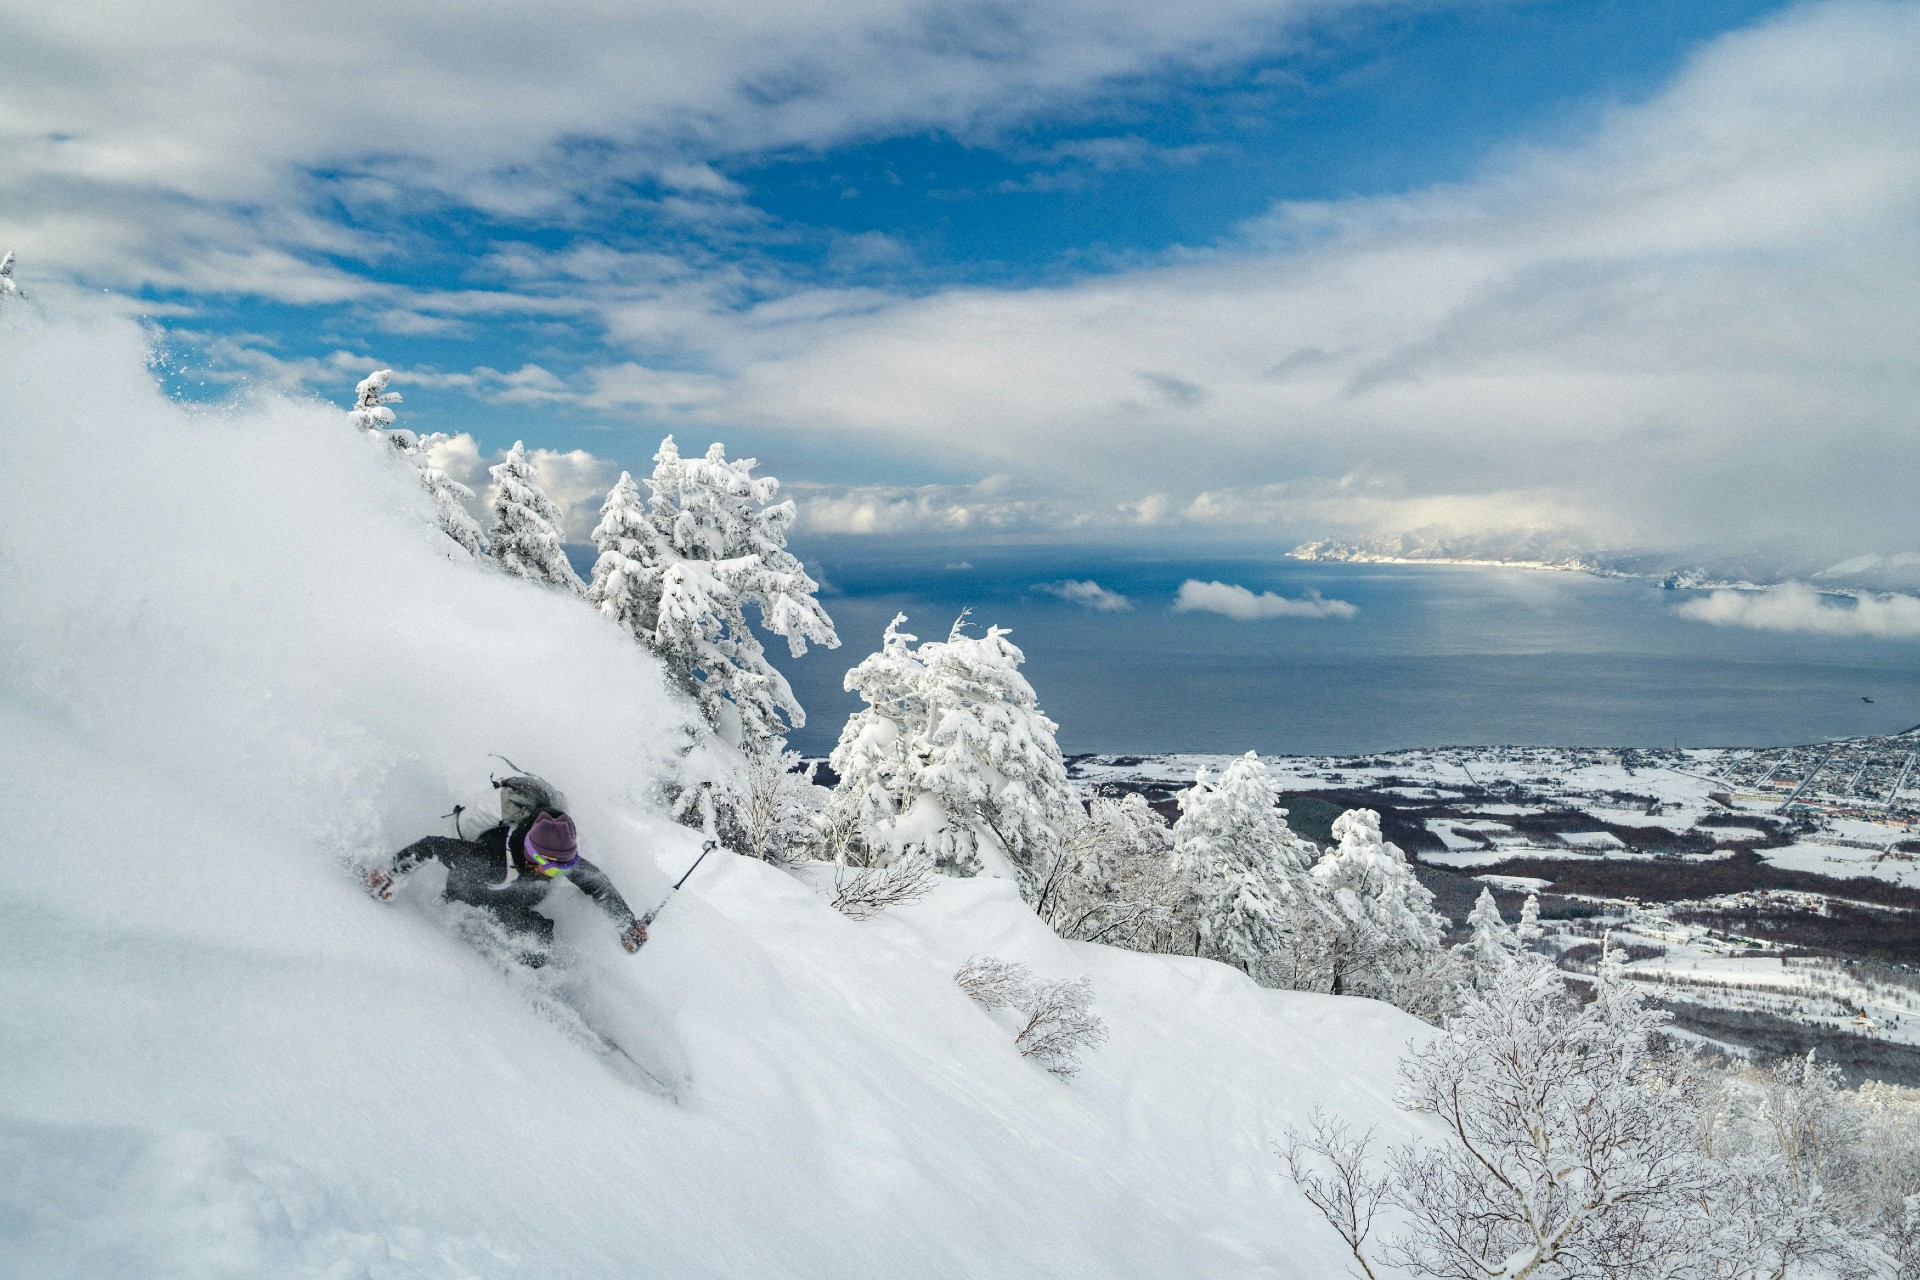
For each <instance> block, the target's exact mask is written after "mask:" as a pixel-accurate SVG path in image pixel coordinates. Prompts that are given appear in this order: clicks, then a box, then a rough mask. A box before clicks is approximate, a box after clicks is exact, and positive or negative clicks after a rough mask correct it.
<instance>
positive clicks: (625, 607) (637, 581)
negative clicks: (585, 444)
mask: <svg viewBox="0 0 1920 1280" xmlns="http://www.w3.org/2000/svg"><path fill="white" fill-rule="evenodd" d="M593 545H594V547H595V548H596V549H598V550H599V552H600V557H599V559H597V560H595V561H594V562H593V577H592V579H591V580H590V581H589V582H588V583H587V603H588V604H590V605H592V606H593V607H594V608H596V609H598V610H599V611H600V612H601V613H604V614H605V615H607V617H609V618H611V619H613V620H614V621H615V622H617V623H619V624H620V625H621V626H622V627H624V628H625V629H626V630H627V631H629V632H631V633H632V634H633V635H634V636H636V637H638V638H640V639H641V640H642V641H643V642H645V643H648V644H649V645H650V644H651V642H652V637H653V628H654V624H655V623H656V622H658V621H659V618H660V583H659V577H660V574H659V568H658V565H659V538H658V535H657V534H656V533H655V531H654V527H653V522H652V521H651V520H649V519H648V518H647V506H646V503H645V501H644V500H642V498H641V497H640V486H639V485H637V484H635V483H634V482H633V476H632V475H631V474H630V473H629V472H625V471H622V472H621V473H620V479H619V481H618V482H617V483H616V484H615V485H614V486H613V488H612V489H610V490H608V491H607V500H606V501H605V502H603V503H601V504H600V523H599V524H597V525H595V526H594V527H593Z"/></svg>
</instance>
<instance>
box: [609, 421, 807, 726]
mask: <svg viewBox="0 0 1920 1280" xmlns="http://www.w3.org/2000/svg"><path fill="white" fill-rule="evenodd" d="M653 461H654V467H653V474H652V476H650V477H649V478H648V480H647V488H648V489H649V490H651V493H652V496H651V498H650V499H649V501H648V503H647V505H646V507H645V509H644V510H642V509H641V507H640V501H639V490H638V488H637V487H636V486H634V485H633V483H632V479H631V477H629V476H626V475H622V476H621V482H620V484H618V485H616V486H614V490H613V492H611V493H609V494H608V495H607V501H606V504H605V505H604V506H603V507H602V508H601V518H600V525H599V527H598V528H596V529H595V530H594V545H595V546H596V547H598V548H599V550H600V560H599V562H597V563H596V564H595V566H594V572H593V586H592V587H591V588H590V589H589V593H588V598H589V599H590V600H591V601H592V602H593V604H594V606H595V607H596V608H598V609H600V611H601V612H603V613H605V614H607V615H608V616H609V617H612V618H614V619H615V620H616V621H618V622H620V623H622V625H624V626H626V627H627V628H628V629H629V630H631V631H632V632H633V634H634V636H635V637H636V638H637V639H639V640H640V641H641V643H643V644H645V645H646V646H647V647H648V648H650V649H652V650H653V651H654V652H655V653H657V654H659V655H660V657H661V658H662V659H663V660H664V661H665V662H666V664H667V668H668V670H669V671H670V672H672V674H673V676H674V678H675V679H676V680H677V681H678V682H679V683H680V684H681V686H682V687H683V688H685V689H686V691H687V692H688V693H689V694H691V695H692V696H693V697H694V698H695V699H696V700H697V701H698V702H699V704H700V707H701V709H702V711H704V712H705V713H706V717H707V721H708V723H709V724H711V725H712V726H713V727H714V728H716V729H718V730H720V732H721V733H722V735H723V736H724V737H726V738H728V739H729V740H731V741H734V742H737V743H739V744H741V745H752V744H755V743H768V742H772V741H774V740H776V739H778V738H780V737H781V736H782V735H783V734H784V733H785V732H786V730H787V729H789V728H798V727H800V726H801V725H804V724H805V723H806V713H805V711H804V710H802V709H801V706H800V703H799V701H798V700H797V699H795V698H794V696H793V690H792V688H791V687H790V686H789V685H788V684H787V680H786V677H785V676H783V675H781V674H780V672H779V671H778V670H776V669H775V668H774V666H773V664H772V663H770V662H768V661H767V657H766V651H765V650H764V649H763V648H762V646H761V644H760V641H759V639H758V637H756V636H755V635H754V633H753V630H752V628H751V627H750V626H749V625H748V622H747V615H746V610H747V609H748V607H752V608H753V609H754V610H755V611H756V612H757V613H758V614H759V618H760V625H761V626H762V627H764V628H766V629H767V630H768V631H771V632H773V633H774V634H775V635H778V636H783V637H785V638H786V641H787V649H788V652H789V653H791V654H792V655H793V656H794V657H796V658H797V657H799V656H801V655H802V654H804V653H805V652H806V651H807V645H808V644H809V643H810V642H811V643H813V644H819V645H823V646H825V647H827V648H829V649H831V648H836V647H838V645H839V643H840V637H839V636H838V635H837V634H835V632H834V629H833V622H832V620H831V619H829V618H828V617H827V614H826V611H825V610H824V609H822V608H821V607H820V602H819V601H818V600H817V599H815V595H816V593H817V592H818V591H819V584H817V583H816V582H814V580H813V579H812V578H811V577H810V576H808V574H807V572H806V569H805V568H804V567H803V566H802V565H801V563H800V561H799V560H797V559H796V558H795V557H794V555H793V553H792V552H790V551H788V550H787V528H788V527H789V526H790V525H791V524H792V523H793V518H794V506H793V504H792V503H791V502H775V501H774V498H775V496H776V495H777V494H778V493H779V490H780V482H779V481H778V480H776V479H774V478H773V477H771V476H755V475H754V474H753V468H754V466H755V462H754V460H753V459H752V458H736V459H733V460H729V459H728V458H727V456H726V449H725V448H724V447H723V446H721V445H718V444H715V445H713V446H712V447H710V448H709V449H708V450H707V453H706V456H705V457H701V458H683V457H682V456H681V455H680V451H679V449H678V448H677V447H676V446H675V445H674V442H673V437H672V436H668V437H667V438H666V439H665V440H663V441H662V442H661V444H660V451H659V452H658V453H656V454H655V455H654V460H653ZM783 717H784V723H782V718H783Z"/></svg>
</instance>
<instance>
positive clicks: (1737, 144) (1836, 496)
mask: <svg viewBox="0 0 1920 1280" xmlns="http://www.w3.org/2000/svg"><path fill="white" fill-rule="evenodd" d="M1916 82H1920V8H1916V7H1914V6H1912V5H1901V4H1883V3H1836V4H1824V5H1814V6H1810V7H1806V8H1803V9H1800V10H1796V11H1792V12H1789V13H1788V14H1786V15H1785V16H1783V17H1780V18H1778V19H1776V20H1773V21H1769V22H1767V23H1765V24H1763V25H1761V26H1759V27H1757V28H1755V29H1753V30H1750V31H1746V32H1741V33H1736V34H1734V35H1731V36H1728V37H1725V38H1723V39H1720V40H1718V41H1715V42H1713V43H1712V44H1711V45H1709V46H1708V47H1706V48H1705V49H1704V51H1703V52H1702V53H1701V54H1700V56H1699V57H1697V58H1696V59H1695V60H1694V61H1693V63H1692V64H1691V65H1689V66H1688V67H1687V68H1686V69H1685V70H1684V71H1683V72H1682V73H1681V75H1680V76H1679V77H1678V78H1677V80H1676V81H1675V82H1674V83H1673V84H1672V85H1671V86H1670V87H1669V89H1668V90H1667V91H1666V92H1664V93H1663V94H1661V95H1659V96H1657V97H1655V98H1654V99H1652V100H1651V101H1649V102H1647V103H1645V104H1643V105H1638V106H1634V107H1631V108H1623V109H1620V110H1617V111H1615V112H1613V113H1612V114H1611V115H1610V116H1608V117H1607V118H1606V119H1605V121H1604V122H1603V124H1602V125H1601V126H1600V127H1598V129H1597V130H1596V131H1595V132H1594V134H1593V135H1592V136H1591V137H1590V138H1588V139H1587V140H1585V141H1583V142H1579V143H1576V144H1573V145H1569V146H1567V147H1565V148H1563V149H1560V150H1554V151H1546V150H1536V151H1530V152H1524V153H1515V154H1512V155H1510V156H1506V157H1503V158H1502V159H1501V160H1500V162H1499V163H1498V164H1496V165H1495V166H1493V167H1492V168H1490V170H1489V171H1488V173H1487V174H1486V175H1485V176H1484V177H1483V178H1481V179H1479V180H1477V181H1474V182H1471V183H1466V184H1461V185H1458V186H1453V187H1446V188H1438V189H1434V190H1430V191H1426V192H1420V193H1415V194H1412V195H1407V196H1403V197H1397V198H1391V199H1373V200H1353V201H1339V202H1330V203H1324V204H1316V205H1287V206H1282V207H1280V208H1278V209H1276V210H1275V211H1274V212H1273V214H1272V215H1271V216H1270V217H1268V218H1266V219H1264V220H1262V221H1261V222H1260V223H1258V224H1256V225H1254V226H1252V227H1250V228H1249V229H1248V231H1247V234H1246V237H1245V239H1244V241H1243V242H1241V243H1239V244H1236V245H1233V246H1227V247H1223V248H1219V249H1216V250H1213V251H1209V252H1205V253H1194V254H1191V255H1188V256H1187V258H1186V259H1185V260H1183V261H1181V262H1178V263H1176V264H1174V265H1166V266H1160V267H1155V268H1151V269H1142V270H1133V271H1123V272H1118V273H1113V274H1109V275H1104V276H1098V277H1092V278H1086V279H1082V280H1080V281H1078V282H1076V283H1073V284H1069V285H1064V286H1060V287H1050V288H1023V289H986V288H957V289H947V290H943V291H938V292H935V293H932V294H929V295H926V296H921V297H914V298H901V299H889V300H886V301H884V302H881V303H878V304H864V305H857V306H850V307H847V308H844V309H842V310H839V311H837V312H835V313H832V314H823V315H821V316H819V317H817V318H812V319H805V320H793V321H773V320H772V319H771V317H766V316H761V315H756V314H755V313H753V312H751V311H749V312H747V313H745V314H744V315H743V317H742V318H741V319H740V320H739V321H738V323H737V325H736V327H735V328H733V329H732V330H730V336H728V337H727V338H725V339H724V340H723V345H724V347H725V350H726V354H727V368H728V373H727V375H726V385H727V391H726V395H725V397H724V398H723V400H722V401H721V402H720V404H719V406H717V407H716V408H715V409H714V410H713V411H715V412H720V413H724V414H725V415H727V416H729V417H732V418H734V419H736V420H749V421H754V422H756V423H760V424H765V425H779V426H783V427H789V428H793V429H804V428H807V427H809V426H819V425H831V426H832V427H833V428H835V429H837V430H840V431H853V432H859V433H861V434H864V435H865V436H867V437H868V438H870V439H871V440H873V441H874V442H875V444H876V446H880V447H892V448H894V449H897V450H908V451H910V450H915V449H934V448H939V449H942V450H951V449H953V448H955V447H961V448H964V449H965V450H966V451H967V453H968V454H969V455H970V456H971V457H972V458H973V459H975V460H976V464H977V465H978V466H980V468H981V469H982V470H1007V471H1017V472H1018V473H1019V474H1023V475H1024V474H1053V475H1058V476H1062V477H1070V482H1063V488H1064V485H1065V483H1070V484H1071V485H1072V486H1073V487H1074V489H1075V490H1076V491H1077V492H1076V494H1075V495H1074V499H1075V500H1074V502H1073V504H1072V505H1075V506H1077V507H1078V508H1079V509H1083V510H1091V509H1096V507H1095V505H1094V503H1093V502H1092V501H1090V500H1091V499H1098V498H1104V499H1105V502H1104V505H1101V506H1099V507H1098V508H1097V509H1099V510H1101V511H1103V512H1104V513H1106V514H1107V515H1108V517H1109V518H1110V517H1111V514H1112V513H1113V512H1114V511H1115V509H1116V508H1117V507H1118V506H1119V504H1121V503H1123V502H1127V501H1129V500H1130V499H1135V498H1136V497H1137V495H1139V494H1142V493H1151V494H1163V495H1170V496H1171V508H1172V509H1173V510H1179V511H1183V512H1184V513H1185V514H1184V519H1185V521H1186V522H1189V523H1193V522H1200V523H1204V524H1207V525H1209V526H1213V525H1220V524H1227V525H1232V524H1235V523H1237V522H1240V521H1242V520H1252V521H1255V522H1259V523H1263V524H1269V525H1272V526H1274V536H1276V537H1290V536H1294V534H1295V533H1305V534H1308V535H1312V534H1317V533H1324V532H1344V531H1347V530H1355V531H1361V532H1382V531H1399V530H1402V529H1406V528H1414V527H1428V526H1439V527H1449V528H1453V529H1455V530H1457V531H1459V532H1462V533H1468V532H1478V531H1482V530H1487V529H1511V528H1516V527H1553V528H1562V527H1570V526H1581V527H1584V528H1587V529H1588V530H1589V531H1590V532H1592V533H1593V534H1594V536H1595V537H1596V538H1597V539H1599V540H1601V541H1605V542H1610V543H1627V544H1634V545H1680V546H1691V545H1697V544H1706V543H1712V542H1715V541H1721V542H1724V543H1726V544H1729V545H1734V546H1739V545H1745V544H1752V543H1757V542H1762V541H1764V540H1767V539H1771V538H1777V539H1778V540H1779V541H1781V542H1783V543H1791V544H1793V545H1794V546H1795V547H1796V549H1798V550H1801V551H1803V552H1804V553H1806V554H1808V555H1822V554H1827V553H1828V552H1829V551H1830V552H1831V554H1832V557H1833V558H1835V559H1837V558H1840V556H1843V555H1849V554H1856V553H1857V552H1858V551H1859V550H1860V549H1861V548H1862V547H1870V546H1885V545H1889V544H1891V545H1898V544H1899V542H1900V541H1903V540H1904V538H1905V524H1906V515H1905V512H1906V511H1907V509H1908V507H1909V505H1910V504H1909V501H1908V498H1907V495H1909V494H1911V492H1912V491H1913V490H1914V488H1915V487H1916V486H1920V453H1916V452H1915V451H1914V450H1913V449H1912V448H1911V430H1910V425H1911V423H1912V422H1913V421H1914V419H1913V404H1914V397H1913V387H1914V386H1915V385H1916V382H1917V381H1920V300H1917V299H1916V296H1915V294H1914V292H1913V290H1912V289H1911V288H1910V287H1909V284H1908V282H1909V281H1910V280H1912V279H1913V278H1914V276H1915V275H1916V274H1920V234H1917V233H1920V148H1916V147H1915V146H1914V144H1913V139H1914V138H1915V137H1916V136H1920V95H1916V94H1914V93H1913V92H1912V85H1913V84H1914V83H1916ZM1354 475H1359V476H1362V477H1364V478H1365V483H1363V484H1360V485H1358V486H1354V485H1344V487H1343V482H1344V480H1345V478H1346V477H1350V476H1354ZM1199 495H1205V496H1204V498H1201V497H1199ZM1254 498H1266V499H1275V498H1278V499H1279V501H1268V502H1264V503H1263V502H1257V501H1249V499H1254ZM1161 510H1162V508H1160V507H1159V506H1158V504H1157V503H1154V504H1151V505H1143V506H1142V507H1139V508H1136V509H1135V512H1134V514H1135V517H1136V518H1149V519H1150V518H1151V517H1153V516H1154V515H1156V514H1158V513H1159V512H1160V511H1161ZM1330 526H1331V527H1330Z"/></svg>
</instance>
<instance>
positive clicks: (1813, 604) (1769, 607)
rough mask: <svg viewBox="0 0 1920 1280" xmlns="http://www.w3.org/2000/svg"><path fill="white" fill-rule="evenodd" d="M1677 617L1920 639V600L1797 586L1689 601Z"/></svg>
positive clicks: (1717, 623)
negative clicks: (1834, 592)
mask: <svg viewBox="0 0 1920 1280" xmlns="http://www.w3.org/2000/svg"><path fill="white" fill-rule="evenodd" d="M1675 612H1676V613H1678V614H1679V615H1680V616H1681V617H1683V618H1692V619H1694V620H1695V621H1696V622H1710V623H1713V624H1714V625H1715V626H1721V627H1750V628H1752V629H1754V630H1756V631H1802V632H1810V633H1812V634H1815V635H1828V636H1877V637H1880V638H1882V639H1887V640H1920V598H1916V597H1914V596H1901V595H1889V596H1862V597H1860V598H1859V599H1856V600H1848V599H1846V598H1844V597H1836V596H1831V595H1826V594H1823V593H1821V592H1819V591H1816V590H1814V589H1813V588H1812V587H1809V586H1807V585H1805V584H1804V583H1798V582H1789V583H1785V584H1783V585H1781V586H1778V587H1770V588H1768V589H1767V590H1765V591H1715V592H1713V593H1712V594H1710V595H1707V596H1704V597H1702V598H1700V599H1697V600H1689V601H1687V602H1686V603H1685V604H1682V605H1680V606H1678V607H1677V608H1676V609H1675Z"/></svg>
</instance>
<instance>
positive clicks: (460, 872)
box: [365, 774, 647, 967]
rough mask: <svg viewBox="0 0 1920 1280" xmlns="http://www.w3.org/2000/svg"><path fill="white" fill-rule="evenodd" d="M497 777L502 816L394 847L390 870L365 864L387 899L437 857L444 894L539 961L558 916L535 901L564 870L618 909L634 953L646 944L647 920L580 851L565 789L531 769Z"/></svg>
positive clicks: (375, 889)
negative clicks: (475, 829)
mask: <svg viewBox="0 0 1920 1280" xmlns="http://www.w3.org/2000/svg"><path fill="white" fill-rule="evenodd" d="M493 785H494V787H495V789H496V790H498V791H499V793H500V820H499V821H498V822H495V823H493V824H491V825H488V826H487V827H486V829H485V830H483V831H481V832H480V833H479V834H478V835H476V836H474V837H473V838H472V839H467V838H465V837H464V836H428V837H426V838H425V839H423V840H416V841H414V842H413V843H412V844H410V845H408V846H407V847H406V848H404V849H402V850H401V851H400V852H399V853H397V854H395V855H394V859H393V866H392V868H391V869H390V870H387V871H382V870H379V869H377V868H375V869H372V870H369V871H367V872H366V874H365V880H366V884H367V888H368V890H369V891H371V892H372V894H373V895H374V896H375V897H376V898H379V899H380V900H381V901H382V902H386V901H390V900H391V899H392V898H393V890H394V882H395V880H396V878H397V877H400V876H404V875H406V874H407V873H408V872H409V871H412V870H413V869H414V868H415V867H416V866H418V865H419V864H420V863H422V862H424V861H426V860H427V859H429V858H432V859H435V860H437V861H439V862H440V863H442V864H443V865H444V866H445V867H446V869H447V887H446V889H445V890H444V894H445V896H446V897H449V898H452V899H454V900H455V901H456V902H464V903H467V904H469V905H471V906H476V907H479V908H481V909H482V910H484V911H487V912H488V913H490V914H491V915H492V916H493V917H494V918H495V919H496V920H498V921H499V922H500V923H501V925H503V926H504V927H505V928H506V930H507V931H508V932H509V933H512V934H515V935H518V936H522V937H525V938H526V939H527V941H528V943H529V946H528V949H527V950H526V951H525V952H523V954H522V960H523V961H524V962H525V963H526V964H528V965H529V966H533V967H538V966H539V965H540V964H542V963H544V957H545V953H546V949H547V947H548V945H549V944H551V943H552V941H553V921H552V920H550V919H548V918H547V917H546V916H543V915H541V914H540V913H539V912H538V911H536V910H535V908H536V907H538V906H539V905H540V904H541V903H542V902H544V901H545V900H546V897H547V894H548V893H550V892H552V890H553V888H554V886H555V885H556V884H557V883H558V882H559V881H560V880H561V879H563V878H564V879H567V880H571V881H573V883H574V885H575V886H576V887H577V888H578V889H579V890H580V891H581V892H582V893H585V894H586V895H587V896H588V897H589V898H592V899H593V900H594V901H595V902H596V903H598V904H599V906H600V909H601V910H603V911H605V912H606V913H607V914H608V915H609V916H612V917H613V920H614V923H615V924H616V925H618V926H619V928H620V945H621V946H623V947H625V948H626V949H627V951H628V952H629V953H632V952H635V951H638V950H639V949H640V948H641V947H642V946H643V945H645V943H646V941H647V926H646V925H645V924H644V923H642V922H641V921H640V920H638V919H636V918H635V917H634V914H633V911H632V909H631V908H629V907H628V906H627V902H626V899H624V898H622V897H621V896H620V891H619V890H618V889H616V888H614V887H613V882H612V881H611V880H609V879H607V874H606V872H604V871H602V870H600V868H598V867H596V866H594V865H593V864H592V863H591V862H588V861H587V860H586V859H585V858H583V857H581V856H580V850H579V847H578V844H577V842H576V837H575V832H574V827H573V819H572V818H570V817H568V816H567V813H566V805H565V800H564V798H563V797H562V796H561V795H560V793H559V792H557V791H555V790H554V789H553V788H552V787H551V786H549V785H547V783H546V782H545V781H543V780H542V779H540V778H536V777H533V776H531V775H525V774H523V775H518V776H515V777H511V778H506V779H502V780H499V781H496V782H495V783H494V784H493ZM465 813H466V811H465V809H464V808H459V807H456V808H455V809H454V811H453V820H454V830H455V832H459V831H460V829H461V822H462V820H463V818H464V816H465Z"/></svg>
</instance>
